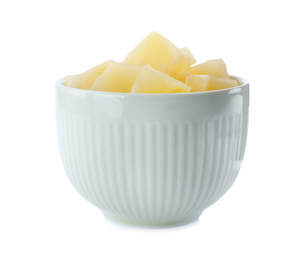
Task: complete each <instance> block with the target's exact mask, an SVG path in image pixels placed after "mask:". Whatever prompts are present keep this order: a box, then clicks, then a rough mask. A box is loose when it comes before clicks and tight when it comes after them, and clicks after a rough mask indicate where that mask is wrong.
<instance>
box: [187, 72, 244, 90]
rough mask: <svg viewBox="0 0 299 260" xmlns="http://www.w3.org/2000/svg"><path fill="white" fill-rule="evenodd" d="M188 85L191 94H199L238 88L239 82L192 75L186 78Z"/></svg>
mask: <svg viewBox="0 0 299 260" xmlns="http://www.w3.org/2000/svg"><path fill="white" fill-rule="evenodd" d="M186 84H187V85H189V86H190V87H191V92H198V91H209V90H219V89H226V88H232V87H236V86H238V81H237V80H235V79H223V78H216V77H212V76H210V75H191V76H188V77H187V78H186Z"/></svg>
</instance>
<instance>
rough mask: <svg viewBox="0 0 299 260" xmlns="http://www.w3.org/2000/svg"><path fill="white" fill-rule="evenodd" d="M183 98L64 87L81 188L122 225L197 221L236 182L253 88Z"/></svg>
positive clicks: (67, 149) (65, 135)
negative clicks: (250, 92)
mask: <svg viewBox="0 0 299 260" xmlns="http://www.w3.org/2000/svg"><path fill="white" fill-rule="evenodd" d="M235 78H236V79H237V80H238V81H239V82H240V83H241V85H240V86H238V87H235V88H230V89H225V90H218V91H210V92H198V93H180V94H131V93H108V92H99V91H89V90H80V89H74V88H70V87H66V86H64V85H63V84H62V82H63V80H64V79H60V80H58V81H57V83H56V114H57V130H58V141H59V148H60V154H61V158H62V162H63V165H64V168H65V171H66V173H67V176H68V178H69V180H70V181H71V183H72V184H73V186H74V187H75V188H76V190H77V191H78V192H79V193H80V194H81V195H82V196H83V197H84V198H85V199H87V200H88V201H89V202H91V203H92V204H94V205H95V206H97V207H98V208H100V209H101V210H102V212H103V214H104V215H105V216H106V217H107V218H109V219H111V220H114V221H117V222H121V223H123V224H129V225H139V226H147V227H169V226H177V225H182V224H185V223H189V222H192V221H194V220H196V219H197V218H198V217H199V216H200V215H201V213H202V212H203V210H204V209H206V208H207V207H209V206H210V205H211V204H213V203H214V202H216V201H217V200H218V199H219V198H220V197H221V196H222V195H223V194H224V193H225V192H226V191H227V190H228V189H229V188H230V187H231V185H232V184H233V182H234V180H235V179H236V177H237V174H238V172H239V170H240V167H241V163H242V160H243V156H244V149H245V144H246V137H247V125H248V107H249V84H248V82H247V81H246V80H244V79H242V78H239V77H235Z"/></svg>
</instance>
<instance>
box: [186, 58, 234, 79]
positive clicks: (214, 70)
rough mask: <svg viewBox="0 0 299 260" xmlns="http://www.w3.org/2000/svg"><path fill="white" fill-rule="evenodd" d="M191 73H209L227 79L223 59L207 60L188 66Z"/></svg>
mask: <svg viewBox="0 0 299 260" xmlns="http://www.w3.org/2000/svg"><path fill="white" fill-rule="evenodd" d="M189 71H190V73H191V74H192V75H211V76H213V77H217V78H224V79H229V75H228V74H227V70H226V65H225V63H224V61H223V59H215V60H208V61H206V62H204V63H201V64H197V65H195V66H192V67H190V68H189Z"/></svg>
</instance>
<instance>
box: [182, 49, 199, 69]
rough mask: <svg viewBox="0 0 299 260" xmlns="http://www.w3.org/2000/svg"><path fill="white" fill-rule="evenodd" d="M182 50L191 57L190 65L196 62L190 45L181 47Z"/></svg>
mask: <svg viewBox="0 0 299 260" xmlns="http://www.w3.org/2000/svg"><path fill="white" fill-rule="evenodd" d="M181 50H182V51H183V52H185V53H186V54H187V55H188V56H189V57H190V66H191V65H192V64H194V63H196V60H195V58H194V56H193V54H192V52H191V51H190V49H189V48H188V47H185V48H181Z"/></svg>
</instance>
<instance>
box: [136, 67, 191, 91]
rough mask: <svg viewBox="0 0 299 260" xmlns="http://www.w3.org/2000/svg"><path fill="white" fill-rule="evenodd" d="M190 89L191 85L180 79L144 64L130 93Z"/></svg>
mask: <svg viewBox="0 0 299 260" xmlns="http://www.w3.org/2000/svg"><path fill="white" fill-rule="evenodd" d="M190 90H191V87H189V86H188V85H186V84H184V83H182V82H181V81H179V80H176V79H174V78H172V77H170V76H169V75H167V74H165V73H162V72H160V71H158V70H155V69H153V68H151V67H150V66H149V65H146V66H144V67H143V69H142V70H141V72H140V73H139V75H138V77H137V78H136V81H135V84H134V85H133V87H132V90H131V93H181V92H189V91H190Z"/></svg>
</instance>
